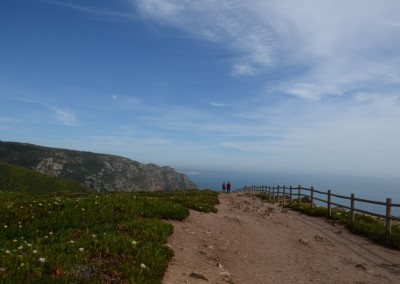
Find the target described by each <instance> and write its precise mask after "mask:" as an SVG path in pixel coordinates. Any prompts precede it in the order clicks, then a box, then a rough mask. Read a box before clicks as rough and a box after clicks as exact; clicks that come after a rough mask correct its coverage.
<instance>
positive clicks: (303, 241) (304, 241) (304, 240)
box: [299, 239, 309, 245]
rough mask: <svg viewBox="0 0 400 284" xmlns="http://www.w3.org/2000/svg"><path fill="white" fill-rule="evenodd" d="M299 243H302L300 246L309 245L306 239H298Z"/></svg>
mask: <svg viewBox="0 0 400 284" xmlns="http://www.w3.org/2000/svg"><path fill="white" fill-rule="evenodd" d="M299 242H300V243H302V244H305V245H308V244H309V241H308V240H306V239H300V240H299Z"/></svg>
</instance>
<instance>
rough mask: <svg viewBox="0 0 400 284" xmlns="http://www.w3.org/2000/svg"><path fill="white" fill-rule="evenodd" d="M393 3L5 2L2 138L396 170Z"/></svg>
mask: <svg viewBox="0 0 400 284" xmlns="http://www.w3.org/2000/svg"><path fill="white" fill-rule="evenodd" d="M398 11H400V1H398V0H323V1H321V0H302V1H298V0H247V1H239V0H203V1H192V0H141V1H140V0H113V1H111V0H97V1H87V0H79V1H78V0H68V1H67V0H65V1H61V0H2V1H1V2H0V140H3V141H17V142H27V143H33V144H39V145H44V146H49V147H59V148H68V149H75V150H84V151H91V152H99V153H106V154H115V155H120V156H124V157H128V158H131V159H133V160H137V161H139V162H142V163H155V164H158V165H160V166H171V167H173V168H175V169H177V170H184V171H191V172H192V173H194V172H196V171H205V170H207V171H232V172H271V171H273V172H296V173H307V174H310V173H315V174H320V173H334V174H351V175H353V174H354V175H373V176H388V177H399V176H400V175H399V172H400V17H399V12H398Z"/></svg>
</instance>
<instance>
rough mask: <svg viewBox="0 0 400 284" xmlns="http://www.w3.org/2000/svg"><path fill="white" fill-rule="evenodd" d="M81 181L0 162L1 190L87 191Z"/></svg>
mask: <svg viewBox="0 0 400 284" xmlns="http://www.w3.org/2000/svg"><path fill="white" fill-rule="evenodd" d="M88 190H89V189H88V188H86V187H85V186H83V185H82V184H80V183H79V182H76V181H73V180H68V179H63V178H56V177H52V176H49V175H45V174H42V173H38V172H36V171H34V170H30V169H28V168H24V167H19V166H15V165H9V164H5V163H0V191H14V192H25V193H37V194H42V193H45V192H58V191H70V192H85V191H88Z"/></svg>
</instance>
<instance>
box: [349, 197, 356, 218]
mask: <svg viewBox="0 0 400 284" xmlns="http://www.w3.org/2000/svg"><path fill="white" fill-rule="evenodd" d="M350 208H351V209H350V224H354V222H355V221H356V211H355V210H354V209H355V200H354V193H352V194H351V199H350Z"/></svg>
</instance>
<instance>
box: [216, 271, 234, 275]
mask: <svg viewBox="0 0 400 284" xmlns="http://www.w3.org/2000/svg"><path fill="white" fill-rule="evenodd" d="M218 275H219V276H231V274H230V273H229V272H228V271H222V272H220V273H218Z"/></svg>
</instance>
